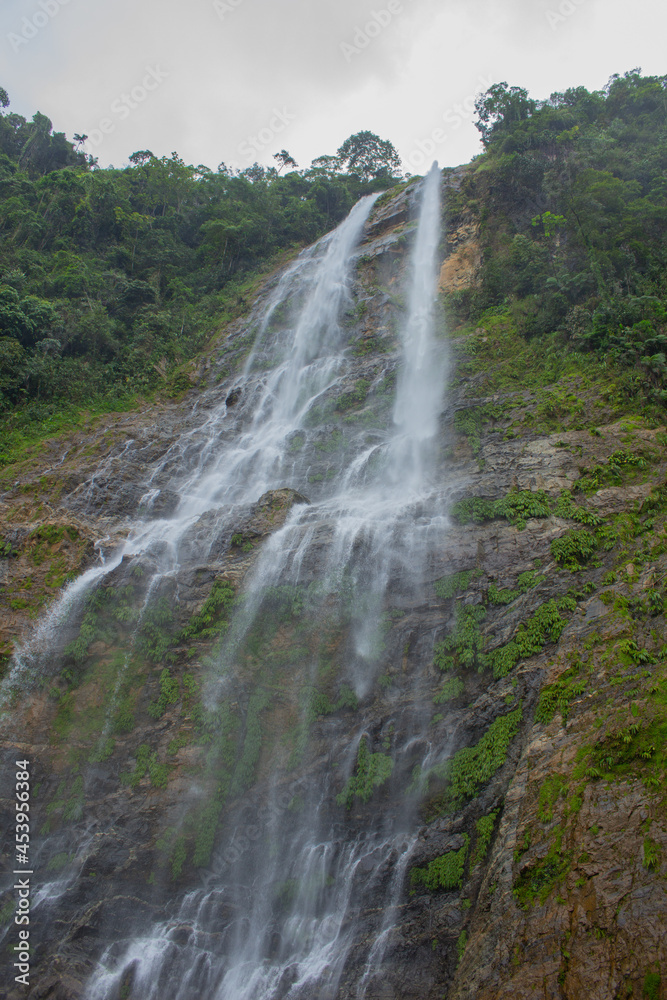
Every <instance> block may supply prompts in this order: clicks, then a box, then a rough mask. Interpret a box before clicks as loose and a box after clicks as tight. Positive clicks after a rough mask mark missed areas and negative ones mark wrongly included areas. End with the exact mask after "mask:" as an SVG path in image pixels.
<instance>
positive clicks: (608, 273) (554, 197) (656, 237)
mask: <svg viewBox="0 0 667 1000" xmlns="http://www.w3.org/2000/svg"><path fill="white" fill-rule="evenodd" d="M476 107H477V113H478V120H477V122H476V125H477V128H478V129H479V130H480V132H481V135H482V141H483V143H484V146H485V153H484V154H483V155H482V156H481V157H479V158H478V159H477V160H476V161H475V162H474V166H473V169H472V170H471V171H470V172H469V173H468V175H467V177H466V179H465V181H464V184H463V187H462V190H461V191H460V193H459V195H458V201H457V204H455V205H452V207H451V215H452V219H451V223H450V224H452V225H454V226H455V225H456V223H457V221H458V216H457V212H458V211H459V210H462V209H463V207H464V206H465V207H466V209H467V210H468V211H470V210H472V211H473V212H474V213H475V215H476V216H477V221H478V222H479V225H480V231H481V242H482V246H481V251H482V260H483V261H484V263H483V266H482V269H481V285H480V287H479V288H478V289H475V290H474V291H470V292H467V293H466V294H465V295H463V296H459V298H458V299H457V301H456V308H457V311H458V312H459V315H463V316H464V317H465V316H469V317H470V318H471V319H472V320H473V322H474V321H475V320H476V319H478V318H479V316H480V315H481V314H482V313H483V312H484V310H488V309H489V307H499V306H505V305H507V304H509V305H510V307H511V309H512V313H513V316H514V319H515V322H516V324H517V328H518V330H519V332H520V334H521V335H522V336H523V337H525V338H526V339H527V340H530V339H533V338H534V339H535V340H536V341H538V342H539V343H540V346H541V347H542V350H543V352H544V348H545V346H546V345H547V344H548V343H549V339H548V338H549V337H550V336H552V335H557V337H558V338H559V340H560V341H561V342H564V343H566V344H567V345H568V347H570V348H571V349H572V350H573V351H579V352H585V351H596V352H600V354H601V355H604V356H605V357H606V358H610V360H612V361H616V362H617V363H619V364H621V365H625V366H626V367H627V369H628V373H629V378H630V379H631V381H632V383H633V388H634V392H635V393H638V394H639V395H640V396H642V397H643V398H644V400H648V401H650V402H652V403H657V404H659V405H661V404H662V403H664V401H665V393H666V387H667V383H666V381H665V377H666V374H667V362H666V361H665V358H666V357H667V352H666V351H665V347H666V346H667V339H666V338H665V333H664V323H665V317H666V316H667V278H666V275H667V252H666V249H665V244H664V240H663V236H662V234H663V231H664V222H665V189H664V149H665V141H666V139H667V123H666V122H665V116H664V86H663V79H662V78H661V77H651V76H649V77H642V76H641V75H640V72H639V71H638V70H633V71H631V72H629V73H626V74H625V75H624V76H618V75H614V76H613V77H612V78H611V79H610V80H609V83H608V84H607V86H606V87H605V88H604V89H603V90H601V91H593V92H589V91H588V90H586V89H585V88H584V87H576V88H571V89H569V90H566V91H565V92H563V93H554V94H552V95H551V96H550V97H549V98H547V99H546V100H541V101H538V100H534V99H532V98H530V97H529V96H528V94H527V91H526V90H525V89H523V88H521V87H508V85H507V84H506V83H499V84H494V85H493V86H492V87H491V88H490V89H489V90H488V91H487V93H486V94H484V95H482V96H481V97H480V98H478V101H477V105H476ZM459 206H460V208H459ZM621 288H622V289H623V294H619V293H618V292H619V289H621ZM631 391H632V390H631Z"/></svg>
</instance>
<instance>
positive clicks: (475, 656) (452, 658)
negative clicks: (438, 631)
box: [433, 604, 486, 670]
mask: <svg viewBox="0 0 667 1000" xmlns="http://www.w3.org/2000/svg"><path fill="white" fill-rule="evenodd" d="M485 616H486V608H484V607H483V606H482V605H480V604H459V605H458V607H457V609H456V624H455V626H454V631H453V632H452V634H451V635H449V636H447V638H446V639H444V640H443V641H442V642H439V643H437V644H436V646H435V647H434V650H433V662H434V663H435V665H436V667H439V668H440V670H457V669H459V668H463V669H468V668H470V667H474V666H478V665H479V666H481V663H482V661H481V654H482V649H483V648H484V641H483V639H482V634H481V632H480V630H479V625H480V622H482V621H483V620H484V618H485Z"/></svg>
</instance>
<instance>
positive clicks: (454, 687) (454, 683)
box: [433, 677, 465, 705]
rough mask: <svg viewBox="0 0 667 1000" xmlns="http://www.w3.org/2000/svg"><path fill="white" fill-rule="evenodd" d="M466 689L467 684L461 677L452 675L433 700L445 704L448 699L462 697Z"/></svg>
mask: <svg viewBox="0 0 667 1000" xmlns="http://www.w3.org/2000/svg"><path fill="white" fill-rule="evenodd" d="M464 691H465V684H464V683H463V681H462V680H461V678H460V677H450V678H449V679H448V680H446V681H445V683H444V684H443V685H442V687H441V688H440V690H439V691H438V693H437V694H436V696H435V697H434V699H433V701H434V703H435V704H436V705H444V704H445V703H446V702H448V701H455V700H456V699H457V698H460V697H461V695H462V694H463V692H464Z"/></svg>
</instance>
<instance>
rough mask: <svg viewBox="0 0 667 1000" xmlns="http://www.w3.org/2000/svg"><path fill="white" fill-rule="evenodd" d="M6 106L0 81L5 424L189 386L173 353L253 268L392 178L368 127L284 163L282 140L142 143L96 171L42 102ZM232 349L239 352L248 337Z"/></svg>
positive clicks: (226, 303) (209, 326) (265, 266)
mask: <svg viewBox="0 0 667 1000" xmlns="http://www.w3.org/2000/svg"><path fill="white" fill-rule="evenodd" d="M8 104H9V98H8V96H7V94H6V92H5V91H4V90H2V89H1V88H0V247H1V248H2V269H1V273H0V415H2V414H3V413H4V415H5V419H4V428H3V429H4V431H5V432H6V433H7V432H9V434H11V433H12V432H13V431H15V430H19V431H21V430H24V431H27V432H28V433H30V432H31V431H32V430H34V429H35V428H38V427H39V425H40V424H42V423H43V422H44V421H45V420H48V419H51V418H52V417H54V416H56V415H57V414H58V413H59V412H60V411H64V410H65V409H67V410H70V411H71V409H72V404H73V405H74V407H77V406H79V407H80V406H84V405H85V406H90V405H91V404H92V405H94V406H96V407H100V408H102V409H110V408H111V409H113V408H114V407H115V406H116V405H118V403H119V402H121V400H122V405H125V406H127V405H130V404H132V403H136V393H146V392H147V391H152V390H155V389H160V390H161V391H163V392H165V393H166V394H167V395H177V394H179V393H182V392H183V391H185V390H187V389H189V388H191V387H192V385H193V383H194V382H196V375H195V374H194V368H193V366H192V365H188V362H189V361H190V359H192V358H194V357H195V356H196V355H197V354H198V353H199V352H201V351H202V350H203V349H204V348H205V346H206V345H207V344H208V343H209V342H210V340H211V337H212V335H215V333H216V331H217V330H219V329H220V327H221V326H223V325H224V324H225V323H227V322H229V321H230V320H231V319H233V318H235V317H236V316H238V315H240V314H241V313H242V312H244V311H246V310H247V307H248V303H249V300H250V297H251V296H252V294H253V292H254V291H255V289H256V288H257V286H258V280H259V278H260V276H261V274H262V272H264V273H265V272H266V271H267V270H269V269H270V268H271V267H272V266H274V265H275V263H276V262H277V261H278V260H280V259H281V257H282V259H284V256H285V254H286V253H288V254H289V253H292V252H294V250H296V249H298V248H299V247H301V246H303V245H305V244H308V243H310V242H312V241H313V240H314V239H316V238H317V237H318V236H320V235H321V234H322V233H324V232H326V231H327V230H329V229H331V228H332V227H333V226H334V225H336V224H337V223H338V222H339V221H340V220H341V219H342V218H343V217H344V216H345V215H346V214H347V212H348V211H349V209H350V208H351V207H352V205H353V204H354V203H355V201H356V200H357V199H358V198H359V196H360V195H361V194H364V193H368V192H370V191H373V190H379V189H382V188H387V187H391V186H392V185H393V184H395V183H396V179H395V176H394V175H395V172H396V168H397V163H398V160H397V155H396V151H395V150H394V148H393V146H392V144H391V143H390V142H388V141H386V140H382V139H380V138H379V137H378V136H375V135H373V133H370V132H361V133H358V134H357V135H356V136H350V138H349V139H348V140H346V142H345V143H343V144H342V146H341V147H340V149H339V150H338V153H337V155H336V156H324V157H319V158H318V159H317V160H315V161H314V162H313V164H312V165H311V166H310V167H309V168H308V169H305V170H300V171H299V170H297V169H292V170H291V172H287V173H285V174H284V175H281V174H280V170H282V168H283V167H285V166H286V167H287V168H288V170H289V168H290V167H295V166H296V165H295V163H294V160H293V159H292V157H290V156H289V154H287V153H286V151H283V153H285V154H286V155H285V157H282V154H279V155H278V159H279V163H280V169H278V168H275V167H271V168H268V169H266V168H264V167H261V166H259V165H258V164H256V163H255V164H253V165H252V166H250V167H248V168H247V169H246V170H244V171H241V172H237V173H234V172H233V171H231V170H229V169H228V168H227V167H226V166H225V165H224V164H220V166H219V167H218V169H217V171H212V170H210V169H209V168H208V167H206V166H202V165H199V166H196V167H195V166H192V165H188V164H186V163H185V162H184V161H183V160H182V159H181V158H180V157H179V156H178V155H177V154H176V153H172V154H171V156H169V157H167V156H162V157H157V156H155V155H153V153H152V152H151V151H150V150H139V151H137V152H135V153H133V154H132V155H131V156H130V157H129V166H127V167H125V168H122V169H114V168H112V167H110V168H108V169H100V168H99V167H97V165H96V163H95V162H94V161H93V159H92V157H89V156H86V155H85V154H84V153H82V152H78V151H77V150H78V145H77V147H76V148H75V146H74V145H73V144H72V143H71V142H69V141H68V140H67V139H66V137H65V135H64V134H63V133H60V132H56V133H53V132H52V125H51V122H50V121H49V119H48V118H47V117H46V116H45V115H42V114H40V113H39V112H38V113H37V114H36V115H35V116H34V117H33V119H32V121H31V122H27V121H26V120H25V119H24V118H23V117H22V116H21V115H18V114H15V113H12V112H9V111H7V110H6V108H7V107H8ZM281 157H282V158H281ZM235 347H236V353H237V357H239V356H242V355H243V352H244V351H245V350H247V349H248V347H249V344H242V343H240V342H238V343H237V344H236V345H235ZM230 363H231V364H232V365H233V364H234V363H235V362H234V359H233V358H232V359H230ZM3 451H5V449H3ZM3 458H4V460H5V461H7V460H8V459H10V455H8V454H7V452H6V451H5V455H4V456H1V455H0V461H2V459H3Z"/></svg>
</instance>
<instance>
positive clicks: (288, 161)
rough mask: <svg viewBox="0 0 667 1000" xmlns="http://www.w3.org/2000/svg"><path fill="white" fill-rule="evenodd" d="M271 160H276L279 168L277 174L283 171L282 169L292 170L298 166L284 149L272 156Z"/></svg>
mask: <svg viewBox="0 0 667 1000" xmlns="http://www.w3.org/2000/svg"><path fill="white" fill-rule="evenodd" d="M273 159H274V160H277V161H278V163H279V164H280V166H279V167H278V173H280V171H281V170H282V169H283V167H292V168H293V169H294V170H296V168H297V167H298V166H299V164H298V163H297V162H296V160H295V159H294V157H293V156H290V155H289V153H288V152H287V150H286V149H281V150H280V152H279V153H274V154H273Z"/></svg>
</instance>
